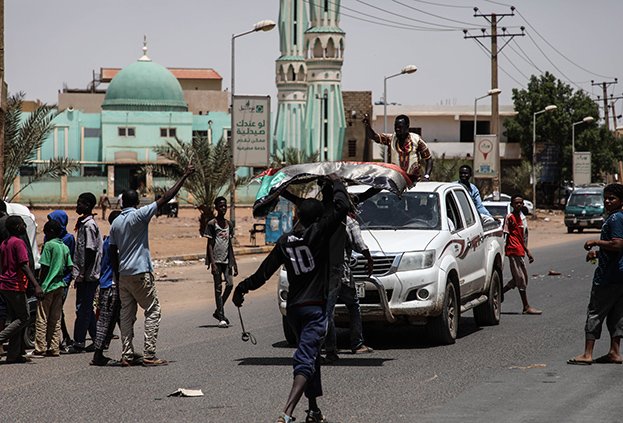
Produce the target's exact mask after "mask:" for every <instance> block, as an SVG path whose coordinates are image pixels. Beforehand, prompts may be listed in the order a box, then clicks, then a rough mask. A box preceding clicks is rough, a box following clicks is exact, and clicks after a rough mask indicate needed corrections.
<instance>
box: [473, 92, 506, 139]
mask: <svg viewBox="0 0 623 423" xmlns="http://www.w3.org/2000/svg"><path fill="white" fill-rule="evenodd" d="M501 92H502V90H501V89H499V88H494V89H492V90H489V91H488V92H487V94H485V95H483V96H482V97H476V98H475V99H474V143H475V142H476V135H478V132H477V131H476V126H477V123H478V108H477V107H478V100H482V99H483V98H486V97H489V96H490V95H498V94H500V93H501ZM474 148H476V146H475V144H474Z"/></svg>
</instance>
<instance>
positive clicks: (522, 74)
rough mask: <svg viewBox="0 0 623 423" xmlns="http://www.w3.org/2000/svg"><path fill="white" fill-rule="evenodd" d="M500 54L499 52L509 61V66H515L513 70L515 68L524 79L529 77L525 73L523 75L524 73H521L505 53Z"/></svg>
mask: <svg viewBox="0 0 623 423" xmlns="http://www.w3.org/2000/svg"><path fill="white" fill-rule="evenodd" d="M500 54H501V55H502V56H503V57H504V58H505V59H506V60H508V63H510V64H511V66H512V67H514V68H515V70H516V71H517V72H519V74H520V75H521V76H523V77H524V79H525V80H529V79H530V78H529V77H527V76H526V75H525V74H524V73H523V72H522V71H521V70H520V69H519V68H518V67H517V65H515V64H514V63H513V61H512V60H511V59H510V58H509V57H508V56H507V55H506V54H504V53H500Z"/></svg>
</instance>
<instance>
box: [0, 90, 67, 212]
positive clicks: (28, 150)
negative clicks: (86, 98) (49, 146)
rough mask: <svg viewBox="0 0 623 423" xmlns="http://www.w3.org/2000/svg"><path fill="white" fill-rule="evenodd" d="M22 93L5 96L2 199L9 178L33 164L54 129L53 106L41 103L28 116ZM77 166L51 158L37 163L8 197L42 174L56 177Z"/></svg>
mask: <svg viewBox="0 0 623 423" xmlns="http://www.w3.org/2000/svg"><path fill="white" fill-rule="evenodd" d="M23 99H24V93H22V92H19V93H17V94H12V95H11V96H10V97H9V99H8V104H7V112H6V115H5V129H4V136H5V138H4V181H3V185H2V198H8V197H9V193H10V191H11V188H12V186H13V181H14V180H15V178H17V177H18V176H19V172H20V168H21V167H23V166H33V164H34V159H35V157H36V152H37V150H38V149H39V148H40V147H41V146H42V145H43V143H44V142H45V139H46V138H47V136H48V135H49V134H50V132H51V131H52V129H53V128H54V124H53V123H52V121H53V119H54V117H56V114H57V113H56V112H55V111H54V106H50V105H46V104H42V105H40V106H38V107H37V108H36V109H35V110H34V111H33V112H31V113H30V114H29V115H27V116H24V114H23V112H22V103H23ZM78 169H79V165H78V163H77V162H76V161H74V160H71V159H68V158H65V157H55V158H52V159H50V160H48V162H47V163H44V164H37V166H36V171H35V174H34V175H33V176H31V177H30V178H29V180H28V182H27V183H26V184H24V185H23V186H22V187H21V189H19V190H18V191H16V192H14V193H13V195H12V196H11V197H10V198H8V201H11V200H13V198H15V196H17V195H18V194H19V193H20V192H22V190H23V189H24V188H26V187H27V186H28V185H30V184H32V183H33V182H36V181H39V180H41V179H43V178H46V177H52V178H58V177H60V176H62V175H67V174H69V173H71V172H73V171H75V170H78Z"/></svg>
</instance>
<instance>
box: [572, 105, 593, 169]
mask: <svg viewBox="0 0 623 423" xmlns="http://www.w3.org/2000/svg"><path fill="white" fill-rule="evenodd" d="M594 120H595V118H594V117H592V116H586V117H585V118H584V119H582V120H581V121H579V122H574V123H573V124H572V125H571V154H572V157H573V160H575V126H576V125H579V124H581V123H593V121H594ZM574 168H575V165H574ZM574 180H575V178H574Z"/></svg>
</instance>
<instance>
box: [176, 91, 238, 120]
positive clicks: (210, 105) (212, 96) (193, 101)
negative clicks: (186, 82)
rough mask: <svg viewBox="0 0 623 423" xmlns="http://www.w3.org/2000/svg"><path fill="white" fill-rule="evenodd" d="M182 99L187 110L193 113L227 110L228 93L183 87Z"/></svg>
mask: <svg viewBox="0 0 623 423" xmlns="http://www.w3.org/2000/svg"><path fill="white" fill-rule="evenodd" d="M184 100H186V103H187V104H188V111H189V112H191V113H192V114H195V115H198V114H203V115H205V114H207V113H208V112H228V111H229V93H228V92H227V91H201V90H186V89H184Z"/></svg>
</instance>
